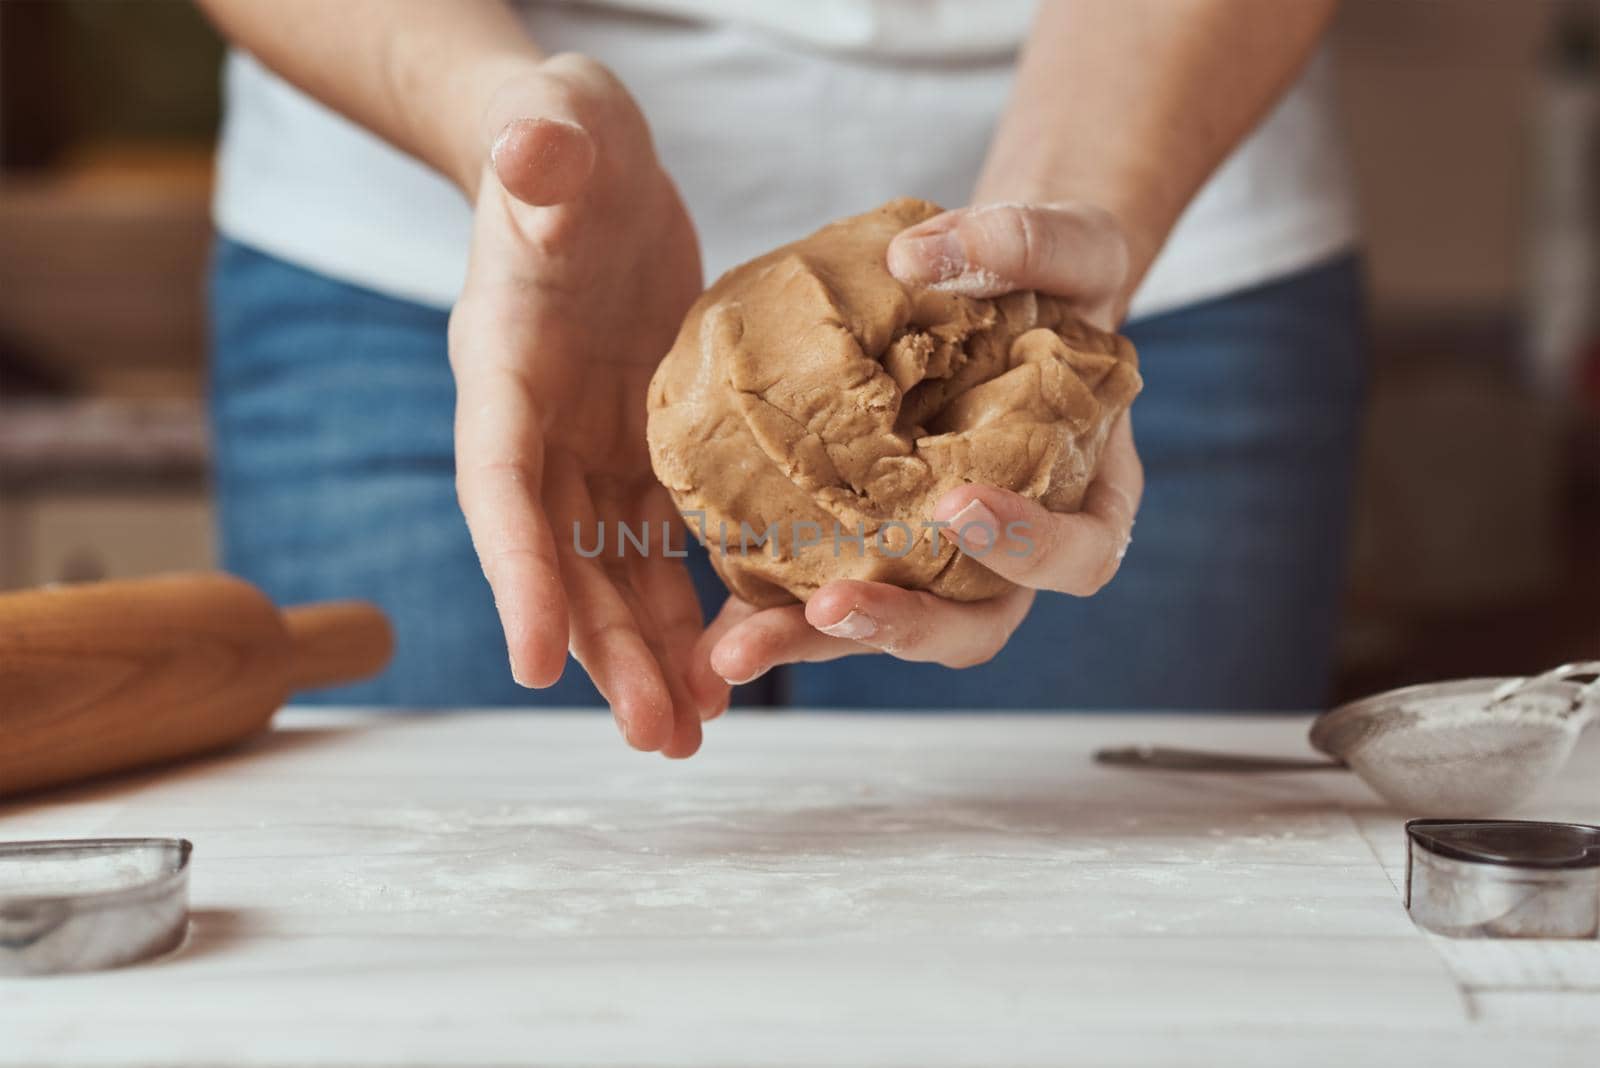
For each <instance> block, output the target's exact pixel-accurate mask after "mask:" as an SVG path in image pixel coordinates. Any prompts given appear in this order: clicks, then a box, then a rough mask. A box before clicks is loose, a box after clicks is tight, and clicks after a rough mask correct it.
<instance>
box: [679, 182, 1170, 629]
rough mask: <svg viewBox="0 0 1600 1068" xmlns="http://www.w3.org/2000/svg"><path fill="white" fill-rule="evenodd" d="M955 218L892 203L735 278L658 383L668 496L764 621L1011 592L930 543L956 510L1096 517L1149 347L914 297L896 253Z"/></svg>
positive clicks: (1075, 324) (1064, 312)
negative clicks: (876, 588) (994, 497)
mask: <svg viewBox="0 0 1600 1068" xmlns="http://www.w3.org/2000/svg"><path fill="white" fill-rule="evenodd" d="M940 210H941V209H940V208H939V207H937V206H936V205H934V204H930V203H927V202H926V201H921V200H910V199H905V200H896V201H892V202H890V203H888V204H885V205H884V206H883V207H881V208H879V209H878V210H877V211H873V212H868V213H867V214H865V215H857V216H855V217H853V218H849V219H844V220H842V221H840V222H836V223H834V224H832V225H831V226H827V227H824V228H823V229H821V230H819V231H817V232H816V233H814V234H812V235H811V236H810V237H807V238H805V239H804V240H801V241H796V242H794V243H793V244H790V245H785V246H784V247H782V248H779V249H777V250H775V251H773V252H770V253H768V254H767V255H765V256H762V257H760V258H759V259H756V260H752V261H751V262H749V263H746V264H744V265H743V266H741V267H737V268H735V269H733V270H731V271H729V272H728V273H727V274H725V275H723V276H722V277H721V278H720V279H718V281H717V282H716V284H715V285H713V286H712V287H711V288H710V289H708V290H707V291H706V292H705V293H704V294H703V295H702V296H701V297H700V299H699V300H698V301H696V302H695V305H694V307H693V308H691V309H690V311H689V315H688V317H687V318H686V319H685V320H684V324H683V328H682V329H681V330H680V331H679V333H678V338H677V341H676V342H675V343H674V345H673V346H672V351H670V352H669V353H668V354H667V356H666V358H665V359H664V360H663V361H662V362H661V366H660V367H659V368H658V369H657V371H656V373H655V377H654V378H653V379H652V380H651V383H650V392H649V428H648V438H649V445H650V458H651V462H652V464H653V466H654V467H655V472H656V476H657V477H658V478H659V479H660V480H661V481H662V483H663V484H664V485H665V486H666V487H667V489H668V490H669V491H670V492H671V493H672V496H673V499H674V500H675V501H676V502H677V504H678V507H679V508H680V509H681V510H682V511H683V512H684V513H685V517H686V521H687V522H688V525H689V527H690V529H691V530H692V531H694V533H695V534H696V536H698V537H699V538H700V540H701V541H702V542H704V543H705V544H706V545H707V546H708V548H710V550H711V559H712V562H713V564H715V566H716V568H717V571H718V573H719V574H721V576H722V578H723V580H724V581H725V582H726V583H727V584H728V587H729V588H730V589H731V590H732V591H733V592H734V593H735V594H737V595H738V596H739V597H741V598H743V599H744V600H746V601H749V602H751V603H752V604H756V605H761V606H768V605H776V604H783V603H787V602H790V601H793V600H795V599H799V600H805V599H806V598H807V597H809V596H810V595H811V594H812V593H813V592H815V591H816V589H817V588H818V587H820V586H821V585H822V584H824V583H825V582H828V581H830V580H833V579H840V578H855V579H869V580H874V581H878V582H888V583H892V584H894V585H896V586H902V587H905V588H908V589H925V590H929V591H931V592H933V593H936V594H939V595H940V596H943V597H949V598H952V599H954V600H959V601H969V600H978V599H981V598H984V597H992V596H994V595H996V594H998V593H1001V592H1003V591H1004V590H1006V589H1008V588H1009V587H1010V583H1009V582H1007V581H1006V580H1005V579H1003V578H1001V577H1000V576H999V575H997V574H995V573H994V572H993V571H991V570H989V569H987V568H985V567H984V566H982V564H981V563H980V562H979V560H978V559H975V558H974V557H973V556H968V555H966V554H965V553H962V552H960V551H958V549H957V548H956V546H954V545H953V544H952V543H951V542H950V540H949V539H948V538H944V537H941V536H939V534H938V532H937V531H936V530H935V529H933V528H932V527H930V526H927V525H925V524H926V523H927V521H928V520H930V518H931V516H932V510H933V506H934V504H935V502H937V501H938V500H939V498H940V497H941V496H942V495H943V494H944V493H946V492H947V491H948V490H950V489H952V488H954V487H956V486H960V485H962V484H963V483H969V482H975V483H983V484H987V485H992V486H1000V487H1003V488H1005V489H1009V490H1013V491H1015V492H1017V493H1022V494H1025V495H1027V496H1029V497H1032V498H1034V499H1036V500H1039V501H1041V502H1043V503H1044V505H1045V506H1046V507H1048V508H1050V509H1051V510H1052V511H1057V512H1070V511H1074V510H1076V509H1077V508H1078V507H1079V506H1080V504H1081V503H1082V500H1083V494H1084V490H1085V489H1086V488H1087V486H1088V484H1089V482H1090V481H1091V479H1092V478H1093V477H1094V474H1095V470H1096V468H1097V466H1098V464H1099V459H1100V453H1101V450H1102V447H1103V446H1104V444H1105V440H1106V437H1107V434H1108V433H1109V431H1110V428H1111V426H1112V424H1113V423H1114V422H1115V421H1116V419H1117V417H1118V416H1119V415H1121V414H1122V412H1123V411H1124V410H1126V409H1127V407H1128V405H1129V404H1131V403H1132V402H1133V398H1134V396H1135V395H1136V394H1137V393H1138V392H1139V389H1140V386H1141V381H1140V378H1139V372H1138V370H1137V357H1136V356H1135V353H1134V349H1133V346H1132V344H1130V343H1129V342H1128V340H1127V339H1126V338H1124V337H1121V336H1119V335H1116V334H1108V333H1105V332H1103V331H1101V330H1097V329H1095V328H1094V327H1092V326H1090V325H1088V324H1087V323H1084V322H1082V321H1081V320H1079V319H1078V318H1077V317H1076V316H1074V315H1073V314H1072V313H1071V311H1069V309H1068V305H1067V302H1066V301H1064V300H1060V299H1057V298H1055V297H1051V296H1046V295H1043V294H1038V293H1033V292H1021V293H1012V294H1008V295H1007V296H1003V297H1000V298H998V299H995V300H977V299H974V298H971V297H964V296H958V295H956V294H954V293H947V292H940V291H938V290H937V289H934V288H927V287H913V286H906V285H902V284H901V283H900V282H898V281H897V280H896V279H895V278H894V276H893V275H891V274H890V273H889V269H888V266H887V263H886V255H887V251H888V247H889V242H890V240H891V239H892V238H893V237H894V236H895V235H896V234H897V233H899V232H900V231H901V230H903V229H905V228H906V227H908V226H913V225H915V224H916V223H919V222H921V221H923V220H924V219H928V218H931V217H932V216H934V215H936V214H938V213H939V212H940ZM742 535H743V536H742ZM763 535H768V536H769V537H768V540H765V541H763V540H762V536H763ZM813 542H814V543H813ZM973 551H974V554H975V555H976V554H977V553H978V552H979V551H981V550H978V549H977V548H976V545H974V547H973ZM993 551H997V550H993Z"/></svg>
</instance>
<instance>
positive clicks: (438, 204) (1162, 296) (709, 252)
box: [215, 0, 1356, 315]
mask: <svg viewBox="0 0 1600 1068" xmlns="http://www.w3.org/2000/svg"><path fill="white" fill-rule="evenodd" d="M520 7H521V9H522V11H523V13H524V16H525V19H526V22H527V24H528V26H529V29H530V31H531V32H532V34H533V36H534V39H535V40H536V41H538V43H539V45H540V46H541V47H542V48H544V49H545V50H547V51H550V52H556V51H576V52H583V53H586V54H588V55H592V56H594V57H595V58H597V59H599V60H600V61H602V62H604V63H605V64H607V65H608V66H609V67H611V68H612V69H613V70H614V71H616V72H617V74H618V75H619V76H620V77H621V79H622V80H623V82H624V83H626V84H627V85H628V87H629V88H630V90H631V91H632V92H633V94H634V95H635V97H636V98H637V99H638V100H639V103H640V106H641V107H642V108H643V109H644V112H645V114H646V117H647V118H648V119H649V121H650V124H651V129H652V132H653V134H654V137H655V141H656V147H657V150H658V152H659V153H660V155H661V157H662V159H663V161H664V162H665V164H666V166H667V169H668V171H669V172H670V173H671V174H672V175H673V177H674V179H676V181H677V182H678V185H679V188H680V189H681V190H682V192H683V195H684V199H685V201H686V202H687V203H688V206H689V211H690V214H691V215H692V216H693V218H694V220H695V223H696V226H697V228H698V230H699V233H700V238H701V246H702V255H703V259H704V262H705V266H706V270H707V273H708V275H709V276H711V277H714V276H716V275H717V274H720V273H721V272H722V271H724V270H726V269H728V268H729V267H732V266H734V265H736V264H738V263H740V262H742V261H744V260H746V259H749V258H750V257H752V256H755V255H757V254H759V253H762V252H765V251H767V250H768V249H770V248H772V247H774V246H776V245H779V244H783V243H784V242H787V241H790V240H793V239H794V238H796V237H800V236H803V235H805V234H807V233H810V232H811V231H812V230H814V229H816V228H817V227H819V226H821V225H823V224H824V223H826V222H829V221H831V220H833V219H835V218H838V217H840V216H843V215H851V214H855V213H856V212H860V211H865V210H868V209H870V208H873V207H875V206H877V205H878V204H880V203H882V202H884V201H886V200H889V199H892V198H894V197H897V196H908V195H909V196H919V197H923V198H926V199H928V200H933V201H936V202H938V203H941V204H944V205H945V206H947V207H951V206H957V205H960V204H964V203H966V202H967V199H968V198H969V197H970V195H971V192H972V188H973V185H974V183H975V182H976V180H977V176H978V172H979V169H980V167H981V166H982V162H983V157H984V152H985V150H986V148H987V146H988V143H989V139H990V137H991V135H992V133H993V130H994V126H995V124H996V121H997V120H998V117H999V115H1000V114H1001V112H1002V109H1003V108H1004V105H1005V102H1006V97H1007V94H1008V92H1009V90H1010V87H1011V82H1012V75H1013V65H1014V62H1015V50H1016V48H1017V46H1018V44H1019V43H1020V41H1021V40H1022V38H1023V35H1024V34H1025V33H1026V29H1027V23H1028V19H1029V17H1030V15H1031V10H1032V7H1033V3H1032V0H989V2H986V3H984V4H973V3H970V0H808V2H807V3H805V4H795V3H790V2H789V0H781V2H780V0H772V2H748V0H604V2H603V3H596V2H593V0H588V2H585V0H562V2H554V3H525V4H522V5H520ZM646 9H649V10H651V11H654V12H656V13H655V14H651V13H648V12H647V10H646ZM980 10H981V13H982V17H979V15H978V12H979V11H980ZM663 11H670V12H672V13H673V15H672V16H671V17H662V15H661V14H660V12H663ZM1331 76H1332V72H1331V69H1330V65H1329V61H1328V57H1327V56H1326V55H1320V56H1318V57H1317V59H1316V60H1315V61H1314V62H1313V63H1312V65H1311V67H1310V68H1309V69H1308V71H1307V72H1306V74H1305V76H1304V77H1303V78H1302V79H1301V81H1300V83H1299V84H1298V85H1296V86H1295V88H1294V89H1293V90H1291V91H1290V93H1289V94H1288V95H1287V96H1286V97H1285V98H1284V99H1283V100H1282V101H1281V102H1280V103H1279V105H1278V106H1277V108H1276V110H1275V111H1274V112H1273V113H1272V114H1271V115H1270V116H1269V117H1268V118H1267V120H1266V121H1265V122H1264V123H1263V124H1262V125H1261V126H1260V127H1259V128H1258V129H1257V130H1256V131H1255V133H1254V134H1252V135H1251V137H1250V138H1249V139H1248V140H1247V141H1246V142H1245V143H1244V144H1243V145H1241V146H1240V148H1239V149H1238V150H1237V151H1236V152H1235V153H1234V154H1233V156H1232V157H1231V158H1230V159H1228V160H1227V161H1226V162H1225V163H1224V164H1223V166H1222V167H1221V168H1220V169H1219V170H1218V172H1217V173H1216V174H1215V175H1214V176H1213V177H1212V179H1211V181H1210V182H1209V183H1208V184H1207V185H1206V186H1205V187H1204V188H1203V189H1202V190H1201V192H1200V194H1199V195H1198V196H1197V197H1196V199H1195V200H1194V201H1193V202H1192V203H1191V204H1190V206H1189V209H1188V211H1187V212H1186V213H1185V215H1184V216H1183V218H1182V219H1181V220H1180V221H1179V224H1178V226H1177V228H1176V229H1175V230H1174V232H1173V234H1172V237H1171V239H1170V240H1169V241H1168V243H1167V246H1166V248H1165V249H1164V250H1163V252H1162V254H1161V256H1160V257H1159V258H1158V259H1157V261H1156V263H1155V266H1154V267H1153V268H1152V270H1151V272H1150V274H1149V275H1148V277H1147V278H1146V280H1145V283H1144V285H1143V286H1142V288H1141V289H1140V291H1139V293H1138V294H1137V296H1136V299H1135V301H1134V306H1133V313H1134V314H1135V315H1148V314H1151V313H1154V312H1159V311H1163V310H1167V309H1171V308H1175V307H1180V306H1182V305H1185V304H1190V303H1193V302H1196V301H1200V300H1205V299H1208V298H1211V297H1216V296H1221V295H1224V294H1227V293H1230V292H1236V291H1238V290H1240V289H1245V288H1248V287H1250V286H1253V285H1257V284H1260V283H1262V282H1265V281H1268V280H1271V279H1273V278H1277V277H1280V276H1282V275H1284V274H1287V273H1290V272H1292V271H1294V270H1297V269H1299V268H1302V267H1306V266H1309V265H1311V264H1313V263H1315V262H1317V261H1318V260H1321V259H1324V258H1326V257H1328V256H1329V255H1332V254H1334V253H1336V252H1338V251H1341V250H1343V249H1346V248H1348V247H1349V246H1350V245H1352V244H1353V242H1354V241H1355V237H1356V223H1355V212H1354V208H1353V203H1352V196H1351V189H1350V182H1349V179H1348V177H1347V169H1346V163H1345V158H1344V153H1343V146H1342V144H1341V140H1340V137H1339V134H1338V130H1337V126H1336V119H1335V115H1334V113H1333V99H1332V96H1333V93H1332V90H1333V86H1332V83H1331ZM227 104H228V107H227V118H226V121H225V123H224V128H223V136H222V144H221V149H220V154H219V163H218V185H217V193H216V201H215V216H216V221H217V225H218V227H219V229H220V230H221V231H222V232H223V233H224V234H226V235H227V236H229V237H231V238H233V239H235V240H237V241H240V242H243V243H245V244H248V245H251V246H254V247H256V248H258V249H260V250H261V251H263V252H267V253H270V254H272V255H276V256H278V257H280V258H283V259H286V260H288V261H290V262H292V263H295V264H298V265H300V266H303V267H306V268H309V269H311V270H314V271H317V272H320V273H322V274H326V275H329V276H331V277H334V278H337V279H340V280H343V281H347V282H351V283H354V284H357V285H361V286H365V287H368V288H371V289H374V290H377V291H379V292H382V293H386V294H389V295H392V296H397V297H402V298H406V299H410V300H416V301H420V302H423V303H427V304H432V305H437V306H439V307H448V306H449V305H450V304H451V303H453V302H454V300H455V297H456V295H457V293H458V292H459V290H460V287H461V280H462V278H463V277H464V274H465V267H466V257H467V246H468V233H469V229H470V212H469V208H468V205H467V204H466V202H465V200H464V199H463V198H462V196H461V195H460V193H459V192H458V191H457V190H456V189H455V187H454V186H453V185H451V184H450V183H449V182H447V181H446V180H445V179H444V178H442V177H440V176H439V175H437V174H436V173H434V172H433V171H431V170H429V169H428V168H426V167H424V166H423V165H422V164H420V163H418V162H416V161H415V160H413V159H411V158H410V157H408V156H405V155H404V154H402V153H400V152H399V151H397V150H395V149H393V148H391V147H390V146H389V145H387V144H386V143H384V142H383V141H381V140H379V139H378V138H376V137H375V136H373V135H371V134H369V133H367V132H366V131H364V130H362V129H361V128H359V127H357V126H356V125H354V124H352V123H350V122H348V121H346V120H345V119H343V118H341V117H340V116H338V115H337V114H335V113H333V112H332V111H329V110H328V109H326V108H324V107H322V106H321V105H319V104H317V103H316V102H315V101H313V100H311V99H310V98H309V97H307V96H305V95H304V94H301V93H300V92H298V91H296V90H295V89H293V88H291V87H290V86H289V85H287V84H286V83H284V82H283V81H281V80H280V79H278V78H276V77H275V76H274V75H272V74H271V73H270V72H268V71H267V70H265V69H264V68H263V67H261V66H260V65H259V64H257V63H256V62H255V61H254V60H252V59H251V58H250V57H248V56H245V55H241V54H235V55H233V56H231V57H230V58H229V61H228V68H227Z"/></svg>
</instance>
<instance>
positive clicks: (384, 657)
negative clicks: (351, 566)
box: [283, 601, 394, 692]
mask: <svg viewBox="0 0 1600 1068" xmlns="http://www.w3.org/2000/svg"><path fill="white" fill-rule="evenodd" d="M283 622H284V625H285V626H286V627H287V628H288V631H289V640H290V642H291V643H292V645H293V650H294V651H293V658H292V660H291V662H290V668H289V685H290V688H291V689H292V690H293V691H294V692H299V691H301V690H316V689H321V688H322V687H324V686H337V685H340V684H342V683H347V682H358V681H360V680H361V679H365V678H370V677H371V676H373V675H376V674H377V673H378V672H380V671H382V670H383V669H384V667H385V666H386V665H387V664H388V663H389V658H390V657H391V656H392V655H393V654H394V631H393V630H392V629H391V628H390V626H389V619H388V617H387V616H385V615H384V614H383V612H382V610H380V609H379V608H378V606H377V605H374V604H369V603H368V602H366V601H330V602H328V603H326V604H311V605H302V606H300V607H298V608H287V609H285V610H284V612H283Z"/></svg>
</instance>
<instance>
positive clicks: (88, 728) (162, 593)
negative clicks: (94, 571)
mask: <svg viewBox="0 0 1600 1068" xmlns="http://www.w3.org/2000/svg"><path fill="white" fill-rule="evenodd" d="M393 645H394V639H393V635H392V634H391V632H390V630H389V623H388V620H386V619H385V618H384V616H383V613H382V612H380V611H379V610H378V609H377V608H376V607H374V606H373V605H370V604H365V603H362V602H355V601H351V602H341V603H330V604H317V605H309V606H306V607H303V608H291V609H289V610H288V611H286V612H283V613H281V614H280V613H279V611H278V609H277V608H275V607H274V606H273V604H272V602H271V601H269V600H268V599H267V598H266V596H265V595H263V594H262V593H261V591H259V590H257V589H256V588H255V587H254V586H251V585H250V584H249V583H247V582H243V581H241V580H239V579H236V578H232V577H230V576H227V575H220V574H192V575H188V574H185V575H170V576H163V577H161V578H152V579H140V580H136V581H129V582H103V583H94V584H89V585H82V586H58V587H52V588H49V589H42V590H29V591H25V592H22V593H9V594H3V595H0V795H6V794H15V793H20V792H21V791H24V790H34V789H38V788H39V787H43V786H55V785H59V784H61V783H69V782H77V781H78V780H80V779H86V778H89V777H90V776H94V775H102V774H104V773H106V772H111V771H121V770H124V769H127V768H135V767H142V766H144V765H148V764H157V763H163V762H166V761H171V760H177V759H180V758H183V757H190V756H195V755H197V754H200V753H206V752H210V751H212V750H215V749H220V748H222V747H224V746H227V745H231V744H233V743H234V742H237V741H239V740H241V739H243V738H246V737H248V736H249V735H251V734H254V733H255V732H257V731H259V730H261V729H263V728H264V727H266V725H267V723H268V722H269V721H270V720H271V719H272V714H273V712H275V711H277V709H278V707H279V706H280V705H282V704H283V703H284V701H285V700H286V699H287V698H288V697H289V695H290V694H291V693H293V692H294V691H296V690H305V689H314V688H316V687H319V686H331V685H334V684H337V683H343V682H354V681H355V680H357V679H362V678H366V677H367V676H370V675H374V674H376V673H377V672H378V671H380V670H381V669H382V668H383V666H384V665H385V664H386V663H388V661H389V656H390V653H391V652H392V651H393Z"/></svg>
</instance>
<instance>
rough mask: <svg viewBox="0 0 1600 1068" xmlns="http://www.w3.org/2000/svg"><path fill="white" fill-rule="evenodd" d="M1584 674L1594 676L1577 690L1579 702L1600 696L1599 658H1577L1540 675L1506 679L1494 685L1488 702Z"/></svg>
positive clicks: (1494, 703)
mask: <svg viewBox="0 0 1600 1068" xmlns="http://www.w3.org/2000/svg"><path fill="white" fill-rule="evenodd" d="M1586 675H1593V676H1595V678H1594V679H1593V680H1592V681H1590V682H1589V683H1587V684H1586V685H1584V687H1583V688H1582V689H1580V690H1579V691H1578V693H1577V699H1578V701H1579V702H1583V701H1587V700H1589V699H1590V698H1593V697H1597V696H1600V660H1579V661H1575V662H1573V663H1571V664H1562V665H1561V666H1560V667H1555V668H1551V669H1550V670H1549V671H1546V672H1545V673H1543V674H1542V675H1530V676H1528V677H1527V678H1525V679H1507V680H1506V681H1505V682H1503V683H1501V684H1500V685H1499V686H1496V687H1495V689H1494V693H1493V694H1491V695H1490V697H1489V703H1490V704H1491V705H1498V704H1501V703H1503V702H1505V701H1509V700H1510V699H1511V698H1513V697H1515V696H1516V695H1517V694H1519V693H1522V692H1524V691H1526V690H1529V689H1532V688H1533V687H1535V686H1542V685H1544V684H1545V683H1547V682H1576V681H1577V680H1578V679H1580V678H1583V677H1584V676H1586Z"/></svg>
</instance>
